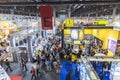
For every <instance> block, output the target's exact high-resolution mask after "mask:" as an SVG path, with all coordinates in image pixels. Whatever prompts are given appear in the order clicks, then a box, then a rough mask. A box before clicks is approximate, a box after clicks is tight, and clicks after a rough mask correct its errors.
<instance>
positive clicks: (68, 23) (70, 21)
mask: <svg viewBox="0 0 120 80" xmlns="http://www.w3.org/2000/svg"><path fill="white" fill-rule="evenodd" d="M65 25H66V27H74V20H73V19H66V20H65Z"/></svg>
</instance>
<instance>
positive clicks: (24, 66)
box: [21, 57, 28, 71]
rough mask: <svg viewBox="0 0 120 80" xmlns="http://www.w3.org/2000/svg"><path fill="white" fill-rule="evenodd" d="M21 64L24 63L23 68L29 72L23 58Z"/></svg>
mask: <svg viewBox="0 0 120 80" xmlns="http://www.w3.org/2000/svg"><path fill="white" fill-rule="evenodd" d="M21 63H22V68H23V69H24V68H25V70H26V71H27V70H28V69H27V66H26V60H25V59H24V58H23V57H22V58H21Z"/></svg>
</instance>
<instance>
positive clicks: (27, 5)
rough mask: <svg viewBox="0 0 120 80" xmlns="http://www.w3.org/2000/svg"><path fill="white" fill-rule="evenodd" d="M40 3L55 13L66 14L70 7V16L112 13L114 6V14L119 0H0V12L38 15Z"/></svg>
mask: <svg viewBox="0 0 120 80" xmlns="http://www.w3.org/2000/svg"><path fill="white" fill-rule="evenodd" d="M42 5H51V6H53V8H54V9H55V10H56V15H58V14H68V11H69V9H70V10H71V16H72V17H73V16H74V17H79V16H87V15H88V14H89V15H90V16H96V15H97V16H101V15H103V16H104V15H112V12H113V9H114V7H116V6H118V8H117V12H116V14H119V13H120V9H119V5H120V0H0V13H6V14H17V15H28V16H37V15H39V16H40V14H39V13H40V10H39V6H42Z"/></svg>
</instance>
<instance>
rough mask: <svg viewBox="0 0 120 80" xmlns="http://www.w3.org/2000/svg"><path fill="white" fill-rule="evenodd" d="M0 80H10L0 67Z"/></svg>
mask: <svg viewBox="0 0 120 80" xmlns="http://www.w3.org/2000/svg"><path fill="white" fill-rule="evenodd" d="M0 80H10V78H9V76H8V75H7V73H6V72H5V70H4V69H3V68H2V66H1V65H0Z"/></svg>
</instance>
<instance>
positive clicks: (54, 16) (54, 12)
mask: <svg viewBox="0 0 120 80" xmlns="http://www.w3.org/2000/svg"><path fill="white" fill-rule="evenodd" d="M55 18H56V9H55V8H53V25H54V26H56V23H55V21H56V19H55Z"/></svg>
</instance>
